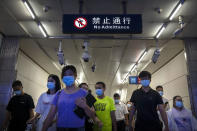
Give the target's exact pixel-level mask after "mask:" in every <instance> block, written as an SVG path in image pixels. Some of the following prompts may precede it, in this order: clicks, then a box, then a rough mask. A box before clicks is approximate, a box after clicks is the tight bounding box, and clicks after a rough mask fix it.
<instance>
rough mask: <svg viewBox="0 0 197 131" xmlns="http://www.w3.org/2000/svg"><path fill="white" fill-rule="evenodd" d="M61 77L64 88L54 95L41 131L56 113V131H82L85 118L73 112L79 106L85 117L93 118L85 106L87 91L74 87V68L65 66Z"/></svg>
mask: <svg viewBox="0 0 197 131" xmlns="http://www.w3.org/2000/svg"><path fill="white" fill-rule="evenodd" d="M61 77H62V81H63V82H64V84H65V86H66V88H64V89H63V90H61V91H59V92H58V93H56V96H55V98H54V99H53V102H52V106H51V109H50V112H49V114H48V116H47V118H46V120H45V122H44V125H43V128H42V131H46V130H47V128H48V127H49V125H50V124H51V122H52V120H53V118H54V116H55V114H56V112H57V113H58V118H57V131H84V124H85V117H84V118H80V117H78V116H77V114H75V112H74V110H75V108H76V107H77V106H79V107H80V108H82V109H83V110H84V112H85V113H86V115H87V116H89V117H91V118H94V117H95V113H94V112H93V111H92V110H91V109H90V108H89V107H88V105H87V104H86V100H85V96H86V95H87V91H85V90H84V89H80V88H78V87H77V86H76V85H75V80H76V77H77V70H76V68H75V67H74V66H72V65H68V66H65V67H64V68H63V69H62V75H61Z"/></svg>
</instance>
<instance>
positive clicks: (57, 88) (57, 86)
mask: <svg viewBox="0 0 197 131" xmlns="http://www.w3.org/2000/svg"><path fill="white" fill-rule="evenodd" d="M50 77H51V78H52V79H54V80H55V92H57V91H58V90H60V89H61V84H60V79H59V77H58V76H57V75H54V74H50V75H49V77H48V79H49V78H50ZM47 94H50V90H49V89H48V91H47Z"/></svg>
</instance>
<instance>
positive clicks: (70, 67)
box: [61, 65, 77, 78]
mask: <svg viewBox="0 0 197 131" xmlns="http://www.w3.org/2000/svg"><path fill="white" fill-rule="evenodd" d="M67 70H71V71H72V72H73V73H74V75H75V76H77V69H76V68H75V66H73V65H67V66H64V67H63V69H62V74H61V77H62V78H63V77H64V73H65V72H66V71H67Z"/></svg>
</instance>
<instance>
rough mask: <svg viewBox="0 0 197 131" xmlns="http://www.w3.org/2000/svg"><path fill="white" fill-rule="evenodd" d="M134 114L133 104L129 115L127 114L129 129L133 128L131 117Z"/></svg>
mask: <svg viewBox="0 0 197 131" xmlns="http://www.w3.org/2000/svg"><path fill="white" fill-rule="evenodd" d="M135 112H136V108H135V106H134V104H133V105H132V107H131V111H130V114H129V127H130V128H133V127H132V121H133V116H134V115H135Z"/></svg>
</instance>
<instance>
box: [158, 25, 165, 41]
mask: <svg viewBox="0 0 197 131" xmlns="http://www.w3.org/2000/svg"><path fill="white" fill-rule="evenodd" d="M165 29H166V27H165V26H164V25H162V27H161V29H160V30H159V32H158V33H157V35H156V38H159V36H160V35H161V33H162V32H163V31H164V30H165Z"/></svg>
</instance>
